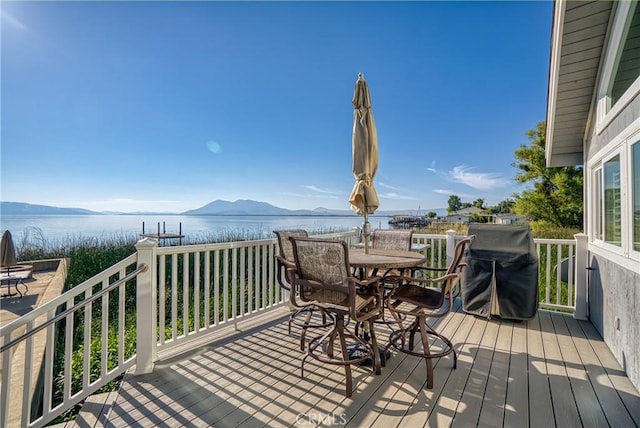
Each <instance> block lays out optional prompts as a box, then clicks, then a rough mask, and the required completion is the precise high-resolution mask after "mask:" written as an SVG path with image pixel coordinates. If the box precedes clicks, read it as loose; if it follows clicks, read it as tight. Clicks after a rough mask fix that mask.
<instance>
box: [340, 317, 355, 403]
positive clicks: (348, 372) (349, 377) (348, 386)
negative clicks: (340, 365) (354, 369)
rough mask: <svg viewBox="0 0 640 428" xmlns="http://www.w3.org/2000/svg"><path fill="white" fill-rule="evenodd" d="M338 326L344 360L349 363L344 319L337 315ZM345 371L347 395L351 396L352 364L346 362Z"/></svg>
mask: <svg viewBox="0 0 640 428" xmlns="http://www.w3.org/2000/svg"><path fill="white" fill-rule="evenodd" d="M336 324H337V325H336V328H337V329H338V337H339V338H340V348H341V350H342V361H344V362H345V363H347V362H348V361H349V353H348V352H347V341H346V339H345V336H344V319H343V318H342V317H337V319H336ZM344 373H345V376H346V378H347V380H346V391H345V396H347V397H351V395H352V394H353V376H352V374H351V364H348V363H347V364H344Z"/></svg>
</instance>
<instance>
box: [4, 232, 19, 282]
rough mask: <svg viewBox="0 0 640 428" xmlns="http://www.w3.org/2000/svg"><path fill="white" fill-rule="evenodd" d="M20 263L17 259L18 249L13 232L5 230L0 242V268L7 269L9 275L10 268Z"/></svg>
mask: <svg viewBox="0 0 640 428" xmlns="http://www.w3.org/2000/svg"><path fill="white" fill-rule="evenodd" d="M17 262H18V259H17V257H16V247H15V245H14V244H13V237H12V236H11V232H9V231H8V230H5V231H4V233H3V234H2V240H0V267H3V268H4V267H6V268H7V273H9V268H10V267H11V266H13V265H15V264H16V263H17Z"/></svg>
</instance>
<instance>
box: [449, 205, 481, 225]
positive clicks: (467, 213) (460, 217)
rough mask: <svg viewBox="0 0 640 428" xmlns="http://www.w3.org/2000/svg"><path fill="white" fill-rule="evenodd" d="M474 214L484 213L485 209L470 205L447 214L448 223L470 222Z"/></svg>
mask: <svg viewBox="0 0 640 428" xmlns="http://www.w3.org/2000/svg"><path fill="white" fill-rule="evenodd" d="M474 214H478V215H482V214H484V210H483V209H480V208H478V207H468V208H463V209H461V210H458V211H455V212H453V213H451V214H449V215H447V217H446V220H447V223H469V221H470V220H471V216H472V215H474Z"/></svg>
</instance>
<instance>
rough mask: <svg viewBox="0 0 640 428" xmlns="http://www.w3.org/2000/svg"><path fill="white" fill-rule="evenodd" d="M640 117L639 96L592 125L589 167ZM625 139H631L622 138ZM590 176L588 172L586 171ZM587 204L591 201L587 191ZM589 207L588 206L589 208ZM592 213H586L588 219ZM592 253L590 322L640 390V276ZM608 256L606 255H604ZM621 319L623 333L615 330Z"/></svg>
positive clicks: (587, 144) (588, 150)
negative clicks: (603, 121)
mask: <svg viewBox="0 0 640 428" xmlns="http://www.w3.org/2000/svg"><path fill="white" fill-rule="evenodd" d="M638 117H640V96H636V97H635V98H634V99H633V100H632V101H631V102H630V103H629V104H628V105H627V106H626V107H625V108H624V110H622V111H621V112H620V114H618V115H617V116H616V117H615V118H614V119H613V120H612V121H611V122H610V123H609V125H608V126H607V127H606V128H604V129H603V130H602V131H601V132H600V133H599V134H598V132H597V128H596V124H595V123H592V126H591V128H590V134H589V137H588V138H587V141H586V142H585V153H586V162H585V163H586V164H587V165H589V161H590V160H591V159H592V158H594V157H595V156H596V155H598V156H599V155H600V151H601V150H603V149H605V148H606V147H607V145H608V144H609V143H610V142H611V141H613V140H614V139H616V138H618V137H619V136H620V135H621V133H623V132H625V130H626V129H627V128H628V127H629V126H630V125H632V124H633V122H634V121H636V120H637V119H638ZM623 137H628V136H627V135H623ZM585 173H586V174H589V169H588V168H585ZM585 190H586V194H585V201H586V200H587V199H588V198H590V197H592V195H590V194H589V192H588V189H585ZM586 206H588V204H587V205H586ZM587 215H589V210H588V209H585V220H586V216H587ZM603 252H604V251H603V250H602V249H599V251H598V254H593V252H592V253H591V254H592V255H591V263H590V267H591V268H592V269H593V270H591V275H590V280H589V319H590V321H591V322H592V323H593V325H594V326H595V327H596V329H597V330H598V332H599V333H600V335H601V336H602V338H603V339H604V341H605V343H607V345H608V346H609V347H610V348H611V351H612V352H613V354H614V355H615V357H616V359H617V360H618V362H619V363H620V365H621V366H622V367H623V368H624V369H625V371H626V373H627V375H628V376H629V379H631V381H632V382H633V384H634V385H635V387H636V388H637V389H638V390H640V356H639V355H640V323H639V322H638V314H640V274H639V273H637V272H633V271H632V270H629V269H626V268H625V267H623V266H620V265H619V264H617V263H614V262H613V261H611V260H610V259H608V258H607V257H606V255H603ZM604 254H606V252H604ZM617 319H619V325H620V329H619V330H618V329H616V322H617Z"/></svg>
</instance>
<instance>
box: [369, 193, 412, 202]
mask: <svg viewBox="0 0 640 428" xmlns="http://www.w3.org/2000/svg"><path fill="white" fill-rule="evenodd" d="M378 197H380V198H384V199H393V200H396V201H398V200H406V201H416V200H418V198H414V197H413V196H403V195H398V194H397V193H381V194H379V195H378Z"/></svg>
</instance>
